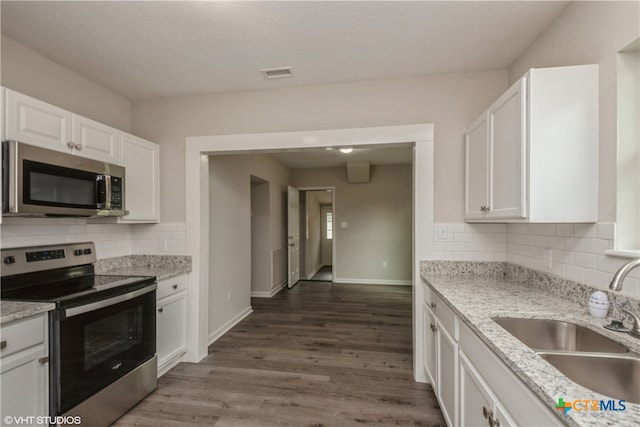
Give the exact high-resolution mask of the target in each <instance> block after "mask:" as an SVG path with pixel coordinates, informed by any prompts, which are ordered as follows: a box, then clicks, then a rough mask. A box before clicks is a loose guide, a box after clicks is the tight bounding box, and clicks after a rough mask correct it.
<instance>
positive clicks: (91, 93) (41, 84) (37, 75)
mask: <svg viewBox="0 0 640 427" xmlns="http://www.w3.org/2000/svg"><path fill="white" fill-rule="evenodd" d="M1 43H2V46H1V49H0V52H1V60H0V63H1V66H2V73H1V76H2V86H5V87H8V88H11V89H14V90H17V91H18V92H22V93H24V94H26V95H29V96H32V97H34V98H38V99H40V100H42V101H45V102H48V103H50V104H54V105H57V106H58V107H62V108H64V109H66V110H69V111H72V112H74V113H77V114H80V115H82V116H85V117H89V118H90V119H93V120H96V121H98V122H101V123H105V124H107V125H109V126H113V127H115V128H117V129H120V130H122V131H124V132H129V133H130V132H131V128H132V126H131V122H132V105H131V102H130V101H129V100H128V99H127V98H125V97H124V96H122V95H119V94H117V93H115V92H113V91H111V90H109V89H107V88H105V87H103V86H100V85H98V84H96V83H94V82H92V81H91V80H90V79H89V78H90V76H81V75H80V74H77V73H75V72H73V71H71V70H69V69H68V68H64V67H62V66H60V65H58V64H56V63H55V62H53V61H51V60H50V59H48V58H47V57H45V56H44V55H42V54H40V53H38V52H36V51H33V50H31V49H29V48H27V47H25V46H23V45H21V44H19V43H16V42H15V41H13V40H11V39H9V38H7V37H5V36H2V39H1Z"/></svg>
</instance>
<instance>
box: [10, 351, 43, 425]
mask: <svg viewBox="0 0 640 427" xmlns="http://www.w3.org/2000/svg"><path fill="white" fill-rule="evenodd" d="M44 356H45V347H44V346H37V347H34V348H31V349H28V350H24V351H21V352H18V353H16V354H14V355H12V356H9V357H3V358H2V361H1V363H0V364H1V373H0V385H1V407H2V416H3V417H7V416H13V417H26V416H45V415H48V403H49V402H48V401H47V383H48V382H47V377H48V375H49V370H48V365H47V364H42V363H40V358H42V357H44ZM7 424H9V423H7ZM3 425H4V423H3Z"/></svg>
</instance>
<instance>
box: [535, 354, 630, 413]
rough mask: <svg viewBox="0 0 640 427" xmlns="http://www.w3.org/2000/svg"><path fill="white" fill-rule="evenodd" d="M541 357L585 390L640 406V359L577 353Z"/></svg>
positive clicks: (541, 355) (543, 355) (542, 355)
mask: <svg viewBox="0 0 640 427" xmlns="http://www.w3.org/2000/svg"><path fill="white" fill-rule="evenodd" d="M539 355H540V357H542V358H543V359H545V360H546V361H547V362H549V363H551V364H552V365H553V366H555V367H556V368H557V369H558V370H559V371H560V372H562V373H563V374H565V375H566V376H567V377H568V378H569V379H570V380H572V381H573V382H576V383H578V384H580V385H581V386H583V387H586V388H588V389H590V390H593V391H596V392H598V393H601V394H604V395H606V396H611V397H612V398H614V399H621V400H625V401H627V402H632V403H639V404H640V359H636V358H633V357H626V356H616V355H594V354H575V353H574V354H562V353H539Z"/></svg>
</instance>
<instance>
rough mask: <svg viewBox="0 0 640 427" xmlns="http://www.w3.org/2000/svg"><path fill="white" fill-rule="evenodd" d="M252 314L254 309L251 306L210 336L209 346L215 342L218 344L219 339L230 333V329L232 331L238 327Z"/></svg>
mask: <svg viewBox="0 0 640 427" xmlns="http://www.w3.org/2000/svg"><path fill="white" fill-rule="evenodd" d="M252 312H253V309H252V308H251V306H249V307H247V308H245V309H244V310H243V311H242V312H241V313H239V314H238V315H237V316H235V317H233V318H232V319H231V320H229V321H228V322H227V323H225V324H224V325H222V326H221V327H219V328H218V329H216V330H215V331H214V332H213V333H211V334H209V344H208V345H211V344H213V343H214V342H216V341H217V340H218V338H220V337H221V336H223V335H224V334H226V333H227V332H229V329H231V328H233V327H234V326H236V325H237V324H238V323H240V322H241V321H242V320H243V319H244V318H245V317H247V316H248V315H250V314H251V313H252Z"/></svg>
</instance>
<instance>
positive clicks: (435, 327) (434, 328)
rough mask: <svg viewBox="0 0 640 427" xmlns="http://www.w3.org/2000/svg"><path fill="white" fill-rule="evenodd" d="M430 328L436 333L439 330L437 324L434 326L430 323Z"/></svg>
mask: <svg viewBox="0 0 640 427" xmlns="http://www.w3.org/2000/svg"><path fill="white" fill-rule="evenodd" d="M429 327H431V331H432V332H436V331H437V330H438V327H437V326H436V325H435V324H433V323H430V324H429Z"/></svg>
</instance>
